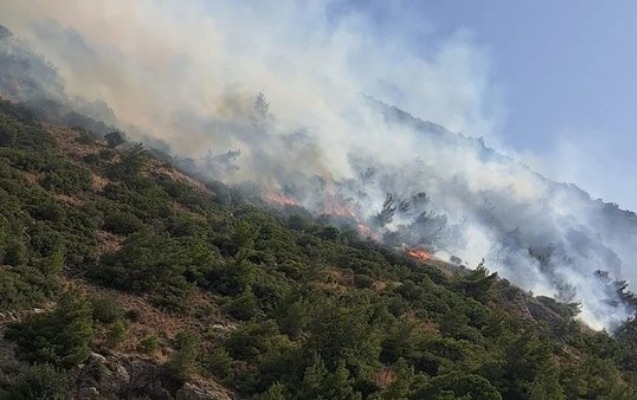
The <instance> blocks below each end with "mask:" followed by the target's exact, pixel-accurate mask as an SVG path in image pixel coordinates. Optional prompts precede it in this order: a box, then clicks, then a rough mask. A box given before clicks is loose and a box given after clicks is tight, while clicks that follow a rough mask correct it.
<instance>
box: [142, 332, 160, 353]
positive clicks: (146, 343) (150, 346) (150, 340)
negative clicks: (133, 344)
mask: <svg viewBox="0 0 637 400" xmlns="http://www.w3.org/2000/svg"><path fill="white" fill-rule="evenodd" d="M139 346H140V347H141V349H142V350H143V351H145V352H146V353H152V352H154V351H155V350H157V349H158V348H159V338H157V336H155V335H148V336H146V337H145V338H144V339H142V341H141V342H139Z"/></svg>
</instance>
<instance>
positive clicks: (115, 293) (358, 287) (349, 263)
mask: <svg viewBox="0 0 637 400" xmlns="http://www.w3.org/2000/svg"><path fill="white" fill-rule="evenodd" d="M107 139H108V140H107ZM115 139H117V138H115V136H114V135H112V136H110V137H109V138H104V137H102V136H99V135H97V134H95V133H93V132H90V131H85V130H83V129H81V128H74V129H72V128H69V127H65V126H57V125H49V124H44V125H43V124H42V123H41V122H40V121H38V119H37V118H36V117H35V116H34V115H33V114H31V113H30V112H29V111H27V110H25V109H23V108H21V107H19V106H16V105H14V104H11V103H9V102H6V101H2V102H0V204H2V213H1V214H0V293H2V296H1V297H0V313H2V318H3V319H2V320H0V329H1V330H2V332H3V334H4V338H5V340H4V341H2V342H0V346H4V347H6V349H7V351H8V352H9V353H10V357H13V358H14V359H13V360H12V362H10V363H9V362H3V363H1V364H2V365H0V369H1V373H0V379H1V381H0V385H1V386H0V387H1V388H2V390H3V391H4V396H6V398H11V399H26V398H66V397H77V396H78V394H77V393H78V391H77V390H78V389H77V386H78V385H79V384H78V382H79V381H80V380H81V379H84V378H83V377H84V376H85V375H86V374H87V367H86V365H92V364H91V361H90V360H91V358H95V356H92V355H91V351H95V352H99V353H103V354H107V356H108V359H109V360H110V359H113V360H123V359H126V360H131V359H140V360H145V361H147V362H149V363H150V364H153V365H156V366H157V368H158V371H161V374H158V375H157V376H160V375H161V376H162V377H163V378H161V384H162V385H164V386H163V387H165V395H166V396H175V393H176V392H177V391H178V390H179V388H181V387H183V386H184V382H197V383H198V384H200V385H203V386H206V385H208V384H209V385H213V386H214V385H219V384H221V385H223V387H225V392H224V393H225V396H235V397H240V398H261V399H295V398H298V399H319V398H323V399H357V398H360V399H439V400H442V399H465V400H466V399H634V398H636V397H637V375H636V372H637V363H635V360H636V359H637V350H636V349H635V340H636V338H637V336H636V335H635V333H634V332H635V329H634V327H633V326H632V325H631V324H627V325H626V326H624V327H622V329H621V330H620V331H621V334H620V335H619V336H618V337H617V338H616V339H613V338H611V337H610V336H609V335H607V334H606V333H596V332H592V331H590V330H588V329H586V328H585V327H583V326H582V325H581V324H580V323H578V322H577V321H575V320H574V317H575V315H576V314H577V307H576V305H569V304H561V303H557V302H555V301H553V300H551V299H548V298H533V297H532V296H530V295H529V294H527V293H524V292H522V291H521V290H519V289H517V288H515V287H514V286H512V285H510V284H509V283H508V282H507V281H505V280H501V279H499V278H498V277H497V276H496V275H495V274H492V273H490V272H489V271H488V270H487V269H486V268H485V267H484V266H479V267H478V268H476V269H475V270H473V271H464V272H462V271H452V270H447V269H440V268H438V267H435V266H431V265H427V264H424V263H420V262H416V261H414V260H412V259H410V258H409V257H407V256H406V255H404V254H401V253H400V252H397V251H396V250H394V249H388V248H384V247H382V246H380V245H377V244H375V243H374V242H372V241H370V240H368V239H367V238H363V237H360V235H359V234H358V233H357V231H356V230H355V229H349V230H348V229H338V228H336V227H334V226H331V225H330V224H329V219H328V218H320V219H314V218H312V217H311V216H310V215H309V214H307V213H306V212H305V211H304V210H302V209H299V208H294V207H288V208H286V209H284V210H283V211H275V210H270V209H268V208H266V207H265V205H264V204H262V203H260V202H259V200H258V199H255V198H252V197H250V196H249V195H246V194H245V192H243V191H241V190H238V189H236V188H231V187H226V186H224V185H222V184H220V183H218V182H207V183H200V182H196V181H194V180H192V179H191V178H189V177H188V176H186V175H184V174H183V173H181V172H179V171H177V170H175V169H174V168H173V167H171V166H170V165H169V164H167V163H166V162H165V161H161V160H160V158H158V157H157V156H156V155H154V153H153V152H152V151H148V150H146V149H144V148H143V147H142V146H141V145H135V144H131V143H127V142H123V141H121V140H115ZM120 139H121V137H120ZM8 315H13V316H14V317H15V316H17V317H15V319H16V321H12V319H11V318H6V317H7V316H8ZM3 352H4V351H3ZM4 361H6V360H4ZM80 365H84V367H82V366H80ZM99 371H102V372H99ZM107 372H108V371H106V372H104V370H100V369H99V368H98V370H97V372H95V371H92V372H90V373H91V374H94V375H91V376H92V377H93V378H92V379H93V380H94V381H95V382H96V383H94V385H95V386H96V387H97V386H99V385H100V382H103V381H107V380H108V379H111V378H109V376H110V375H109V374H110V372H109V373H107ZM157 379H159V378H157ZM53 382H55V384H53ZM166 382H171V383H170V384H168V383H166ZM99 387H100V388H101V387H102V386H99ZM148 387H149V388H150V386H148ZM136 390H137V389H136ZM150 390H151V389H143V390H141V389H140V390H137V391H134V390H133V389H131V388H130V387H126V388H115V389H113V390H112V391H111V392H108V393H107V392H102V393H99V396H101V398H118V397H129V398H143V397H144V396H149V397H153V396H154V395H153V394H152V392H150ZM162 393H163V392H162ZM47 396H48V397H47ZM167 398H169V397H167Z"/></svg>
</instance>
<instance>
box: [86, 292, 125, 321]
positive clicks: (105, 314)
mask: <svg viewBox="0 0 637 400" xmlns="http://www.w3.org/2000/svg"><path fill="white" fill-rule="evenodd" d="M89 302H90V304H91V309H92V310H93V320H94V321H97V322H102V323H105V324H110V323H113V322H115V321H117V320H119V319H120V318H122V315H123V311H122V309H121V308H120V306H119V304H117V301H115V298H113V296H108V295H93V296H91V297H90V298H89Z"/></svg>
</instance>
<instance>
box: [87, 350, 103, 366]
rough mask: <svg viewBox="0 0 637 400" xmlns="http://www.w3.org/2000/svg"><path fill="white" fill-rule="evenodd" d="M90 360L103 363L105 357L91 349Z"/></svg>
mask: <svg viewBox="0 0 637 400" xmlns="http://www.w3.org/2000/svg"><path fill="white" fill-rule="evenodd" d="M90 358H91V361H97V362H100V363H105V362H106V357H104V356H103V355H101V354H99V353H95V352H92V351H91V356H90Z"/></svg>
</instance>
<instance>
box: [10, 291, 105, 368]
mask: <svg viewBox="0 0 637 400" xmlns="http://www.w3.org/2000/svg"><path fill="white" fill-rule="evenodd" d="M93 334H94V333H93V321H92V318H91V308H90V306H89V304H88V302H87V301H86V300H85V299H84V298H83V297H82V296H81V295H80V294H79V293H78V292H77V291H74V290H71V291H67V292H65V293H64V294H63V295H62V296H61V298H60V300H59V302H58V304H57V306H56V308H55V309H54V310H53V311H50V312H47V313H42V314H34V315H32V316H30V317H28V318H26V319H25V320H24V321H22V322H18V323H15V324H12V325H10V326H9V327H8V328H7V331H6V332H5V336H6V337H7V338H8V339H10V340H13V341H15V342H16V343H17V344H18V348H17V351H16V352H17V355H18V357H20V358H22V359H24V360H27V361H29V362H32V363H35V362H48V363H51V364H53V365H55V366H60V367H64V368H69V367H73V366H75V365H77V364H79V363H81V362H83V361H84V360H86V359H87V358H88V356H89V355H90V352H91V351H90V347H89V344H90V342H91V340H92V339H93Z"/></svg>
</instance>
